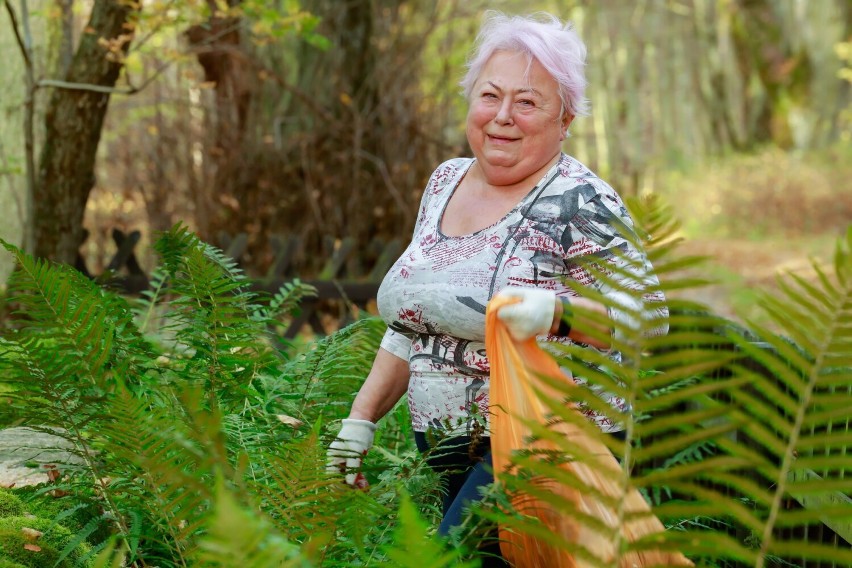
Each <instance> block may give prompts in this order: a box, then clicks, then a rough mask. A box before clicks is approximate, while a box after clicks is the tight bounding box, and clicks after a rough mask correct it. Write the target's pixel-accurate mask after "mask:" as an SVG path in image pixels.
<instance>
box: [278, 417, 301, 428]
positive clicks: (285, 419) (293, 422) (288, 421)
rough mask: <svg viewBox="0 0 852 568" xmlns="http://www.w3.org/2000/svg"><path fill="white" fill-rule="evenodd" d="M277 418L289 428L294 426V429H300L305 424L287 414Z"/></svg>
mask: <svg viewBox="0 0 852 568" xmlns="http://www.w3.org/2000/svg"><path fill="white" fill-rule="evenodd" d="M275 418H277V419H278V420H280V421H281V422H282V423H284V424H286V425H287V426H292V427H293V428H298V427H299V426H301V425H302V424H304V422H302V421H301V420H299V419H298V418H293V417H292V416H287V415H286V414H276V415H275Z"/></svg>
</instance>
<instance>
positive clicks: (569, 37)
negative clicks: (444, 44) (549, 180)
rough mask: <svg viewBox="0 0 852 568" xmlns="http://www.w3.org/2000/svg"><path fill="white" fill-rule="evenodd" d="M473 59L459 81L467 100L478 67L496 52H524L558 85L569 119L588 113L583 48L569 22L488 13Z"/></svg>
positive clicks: (543, 15)
mask: <svg viewBox="0 0 852 568" xmlns="http://www.w3.org/2000/svg"><path fill="white" fill-rule="evenodd" d="M475 46H476V47H475V50H474V53H473V56H472V57H471V58H470V59H469V60H468V63H467V73H466V74H465V76H464V78H463V79H462V81H461V83H460V84H461V86H462V88H463V89H464V95H465V97H467V98H468V99H469V98H470V95H471V91H472V90H473V85H474V83H476V80H477V79H478V78H479V74H480V73H481V72H482V68H483V67H485V64H486V63H487V62H488V60H489V59H491V56H492V55H494V53H495V52H497V51H515V52H519V53H524V54H526V55H527V57H528V58H529V60H530V63H532V60H533V59H535V60H536V61H538V62H539V63H541V65H542V67H544V68H545V69H546V70H547V72H548V73H550V75H551V76H552V77H553V78H554V79H555V80H556V82H557V83H558V85H559V98H560V99H561V100H562V108H563V110H564V111H567V112H568V113H570V114H572V115H573V116H584V115H587V114H588V113H589V111H588V109H589V102H588V100H586V97H585V92H586V75H585V70H584V67H585V65H586V46H585V44H584V43H583V40H581V39H580V36H578V35H577V33H576V32H575V31H574V28H573V26H572V25H571V24H570V23H567V22H566V23H565V24H563V23H562V22H561V21H560V20H559V19H558V18H556V17H555V16H552V15H550V14H546V13H544V12H538V13H536V14H533V15H531V16H511V17H510V16H507V15H505V14H503V13H501V12H496V11H491V10H489V11H488V12H486V14H485V21H484V22H483V24H482V28H481V29H480V31H479V35H477V37H476V44H475Z"/></svg>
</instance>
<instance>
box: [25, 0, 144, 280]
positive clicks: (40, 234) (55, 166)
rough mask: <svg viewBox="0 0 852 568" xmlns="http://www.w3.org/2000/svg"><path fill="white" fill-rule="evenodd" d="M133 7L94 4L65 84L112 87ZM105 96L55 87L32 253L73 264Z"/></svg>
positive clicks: (107, 1)
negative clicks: (33, 251) (33, 250)
mask: <svg viewBox="0 0 852 568" xmlns="http://www.w3.org/2000/svg"><path fill="white" fill-rule="evenodd" d="M135 9H136V8H135V7H134V4H133V3H130V2H116V1H115V0H96V1H95V3H94V7H93V8H92V14H91V17H90V19H89V23H88V25H87V26H86V28H85V29H86V31H85V32H84V33H83V36H82V38H81V39H80V45H79V47H78V48H77V52H76V53H75V54H74V60H73V61H72V63H71V67H70V68H69V70H68V75H67V76H66V78H65V79H66V81H68V82H69V83H77V84H85V85H94V86H98V87H106V88H112V87H114V86H115V83H116V81H117V80H118V76H119V74H120V72H121V68H122V63H121V57H122V56H123V54H124V53H125V52H126V50H127V46H128V44H129V42H130V39H131V35H132V32H131V30H132V27H133V26H132V24H131V19H132V17H133V14H134V12H135ZM109 97H110V95H109V93H104V92H96V91H94V90H91V89H56V90H55V91H54V92H53V94H52V96H51V98H50V102H49V104H48V108H47V113H46V116H45V134H44V146H43V148H42V152H41V157H40V161H39V171H38V183H37V185H36V188H35V218H34V221H33V223H34V238H35V255H36V256H38V257H42V258H48V259H52V260H55V261H57V262H63V263H68V264H72V263H74V261H75V259H76V257H77V250H78V248H79V247H80V244H81V243H82V241H83V214H84V212H85V209H86V201H87V200H88V198H89V192H90V191H91V190H92V187H93V186H94V183H95V173H94V168H95V156H96V154H97V150H98V143H99V142H100V138H101V128H102V127H103V122H104V116H105V115H106V111H107V105H108V104H109Z"/></svg>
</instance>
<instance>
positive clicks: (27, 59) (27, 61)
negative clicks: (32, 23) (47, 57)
mask: <svg viewBox="0 0 852 568" xmlns="http://www.w3.org/2000/svg"><path fill="white" fill-rule="evenodd" d="M4 4H6V11H7V12H9V19H11V20H12V30H13V31H14V32H15V40H16V41H17V42H18V47H19V48H20V50H21V55H22V56H23V57H24V63H25V64H26V66H27V67H32V64H33V63H32V61H31V60H30V53H29V51H27V48H26V46H25V45H24V38H22V37H21V31H20V30H19V29H18V16H17V15H16V14H15V9H14V8H12V4H11V3H10V2H9V1H8V0H6V1H5V2H4Z"/></svg>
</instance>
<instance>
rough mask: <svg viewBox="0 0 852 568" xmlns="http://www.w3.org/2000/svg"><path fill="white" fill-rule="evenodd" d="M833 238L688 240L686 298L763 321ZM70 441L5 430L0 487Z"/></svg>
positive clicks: (24, 478)
mask: <svg viewBox="0 0 852 568" xmlns="http://www.w3.org/2000/svg"><path fill="white" fill-rule="evenodd" d="M834 246H835V245H834V237H827V236H826V237H812V238H809V239H801V238H798V239H781V238H773V239H771V240H761V241H754V240H746V239H736V238H733V239H718V238H715V239H707V240H698V239H689V240H686V241H685V242H684V243H683V244H682V245H681V247H680V249H679V250H680V253H681V254H682V255H699V256H707V257H710V260H708V264H707V265H706V266H705V267H704V268H701V269H698V270H696V271H695V274H696V275H700V276H704V277H708V276H709V277H710V278H713V279H715V280H717V283H715V284H713V285H710V286H706V287H703V288H700V289H693V290H689V291H688V292H686V293H684V294H682V295H683V296H685V297H688V298H690V299H693V300H696V301H699V302H701V303H703V304H705V305H707V306H708V307H710V308H711V309H712V310H713V311H714V312H715V313H717V314H719V315H722V316H725V317H727V318H729V319H733V320H736V321H742V320H743V318H744V317H745V318H751V317H755V318H757V319H759V318H760V316H759V314H758V312H757V310H756V308H755V302H754V300H755V298H756V292H757V291H758V290H772V289H774V288H776V284H775V282H776V278H777V275H778V274H779V273H786V272H792V273H795V274H797V275H800V276H803V277H806V278H808V279H810V278H812V277H813V276H814V270H813V263H812V262H811V261H810V260H809V257H813V258H815V259H816V260H817V261H818V262H820V264H824V262H825V261H827V260H829V259H831V257H832V254H833V251H834ZM63 447H67V446H65V442H63V440H61V439H60V438H57V437H54V436H50V435H49V434H45V433H41V432H36V431H34V430H30V429H28V428H13V429H7V430H0V487H3V486H6V487H9V486H13V485H14V486H21V485H29V484H34V483H40V482H43V481H47V479H48V469H46V468H45V465H48V466H50V464H52V463H55V462H57V461H62V460H63V458H65V457H67V456H68V453H67V451H66V450H65V449H63Z"/></svg>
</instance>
